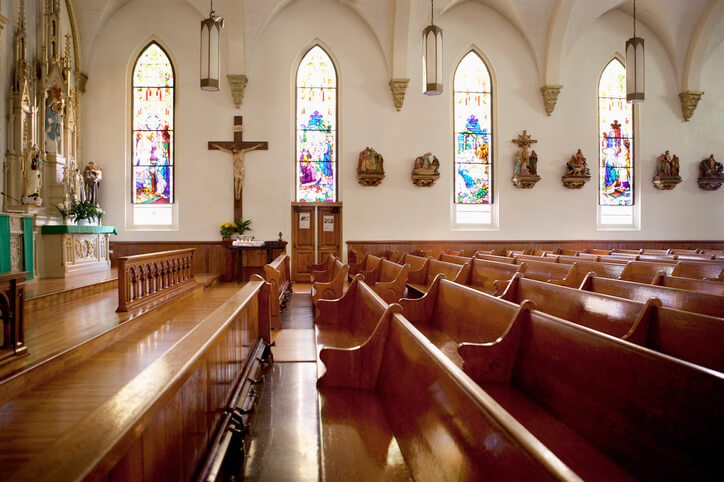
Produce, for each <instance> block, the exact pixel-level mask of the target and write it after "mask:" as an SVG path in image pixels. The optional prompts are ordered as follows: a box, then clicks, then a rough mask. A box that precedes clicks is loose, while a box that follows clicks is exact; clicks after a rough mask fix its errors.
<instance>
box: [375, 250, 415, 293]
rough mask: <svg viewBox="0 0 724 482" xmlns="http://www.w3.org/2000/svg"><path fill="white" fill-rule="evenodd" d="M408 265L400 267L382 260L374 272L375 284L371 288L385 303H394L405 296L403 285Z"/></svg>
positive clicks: (405, 281)
mask: <svg viewBox="0 0 724 482" xmlns="http://www.w3.org/2000/svg"><path fill="white" fill-rule="evenodd" d="M409 272H410V265H409V264H406V265H404V266H401V265H399V264H397V263H392V262H391V261H387V260H386V259H383V260H382V262H381V263H380V264H379V266H378V267H377V270H376V275H375V284H374V285H373V286H372V288H373V289H374V290H375V292H376V293H377V294H378V295H380V296H381V297H382V299H383V300H385V301H386V302H387V303H396V302H397V301H398V300H399V299H400V298H402V297H403V296H405V285H406V284H407V276H408V273H409Z"/></svg>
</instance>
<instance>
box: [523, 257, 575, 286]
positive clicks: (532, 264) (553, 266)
mask: <svg viewBox="0 0 724 482" xmlns="http://www.w3.org/2000/svg"><path fill="white" fill-rule="evenodd" d="M521 263H525V264H527V265H528V267H527V268H526V270H525V277H526V278H530V279H535V280H538V281H553V280H559V281H560V280H562V279H564V278H566V277H567V276H568V275H569V273H570V272H571V271H572V270H573V267H574V266H575V264H560V263H546V262H545V261H529V260H523V259H518V258H516V264H521Z"/></svg>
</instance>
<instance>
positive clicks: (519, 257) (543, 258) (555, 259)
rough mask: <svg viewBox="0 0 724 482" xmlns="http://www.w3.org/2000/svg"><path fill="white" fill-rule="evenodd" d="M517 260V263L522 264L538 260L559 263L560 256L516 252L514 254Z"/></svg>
mask: <svg viewBox="0 0 724 482" xmlns="http://www.w3.org/2000/svg"><path fill="white" fill-rule="evenodd" d="M512 258H513V259H514V260H515V264H520V263H521V262H525V261H536V262H542V263H557V262H558V256H536V255H532V254H516V255H514V256H512Z"/></svg>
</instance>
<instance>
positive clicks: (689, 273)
mask: <svg viewBox="0 0 724 482" xmlns="http://www.w3.org/2000/svg"><path fill="white" fill-rule="evenodd" d="M666 274H670V275H671V276H679V277H681V278H693V279H708V280H714V281H724V262H721V261H713V262H697V261H680V262H678V263H677V264H676V268H674V270H673V271H672V272H671V273H669V272H667V273H666Z"/></svg>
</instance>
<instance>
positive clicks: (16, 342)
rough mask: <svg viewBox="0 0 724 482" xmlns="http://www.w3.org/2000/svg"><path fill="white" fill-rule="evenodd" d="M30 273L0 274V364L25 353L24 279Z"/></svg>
mask: <svg viewBox="0 0 724 482" xmlns="http://www.w3.org/2000/svg"><path fill="white" fill-rule="evenodd" d="M29 274H30V273H29V272H27V271H18V272H15V273H3V274H0V316H2V324H3V329H2V335H3V338H2V345H0V362H3V361H7V360H9V359H13V358H16V357H20V356H23V355H25V354H26V353H27V351H28V348H27V346H26V345H25V277H26V276H28V275H29Z"/></svg>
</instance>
